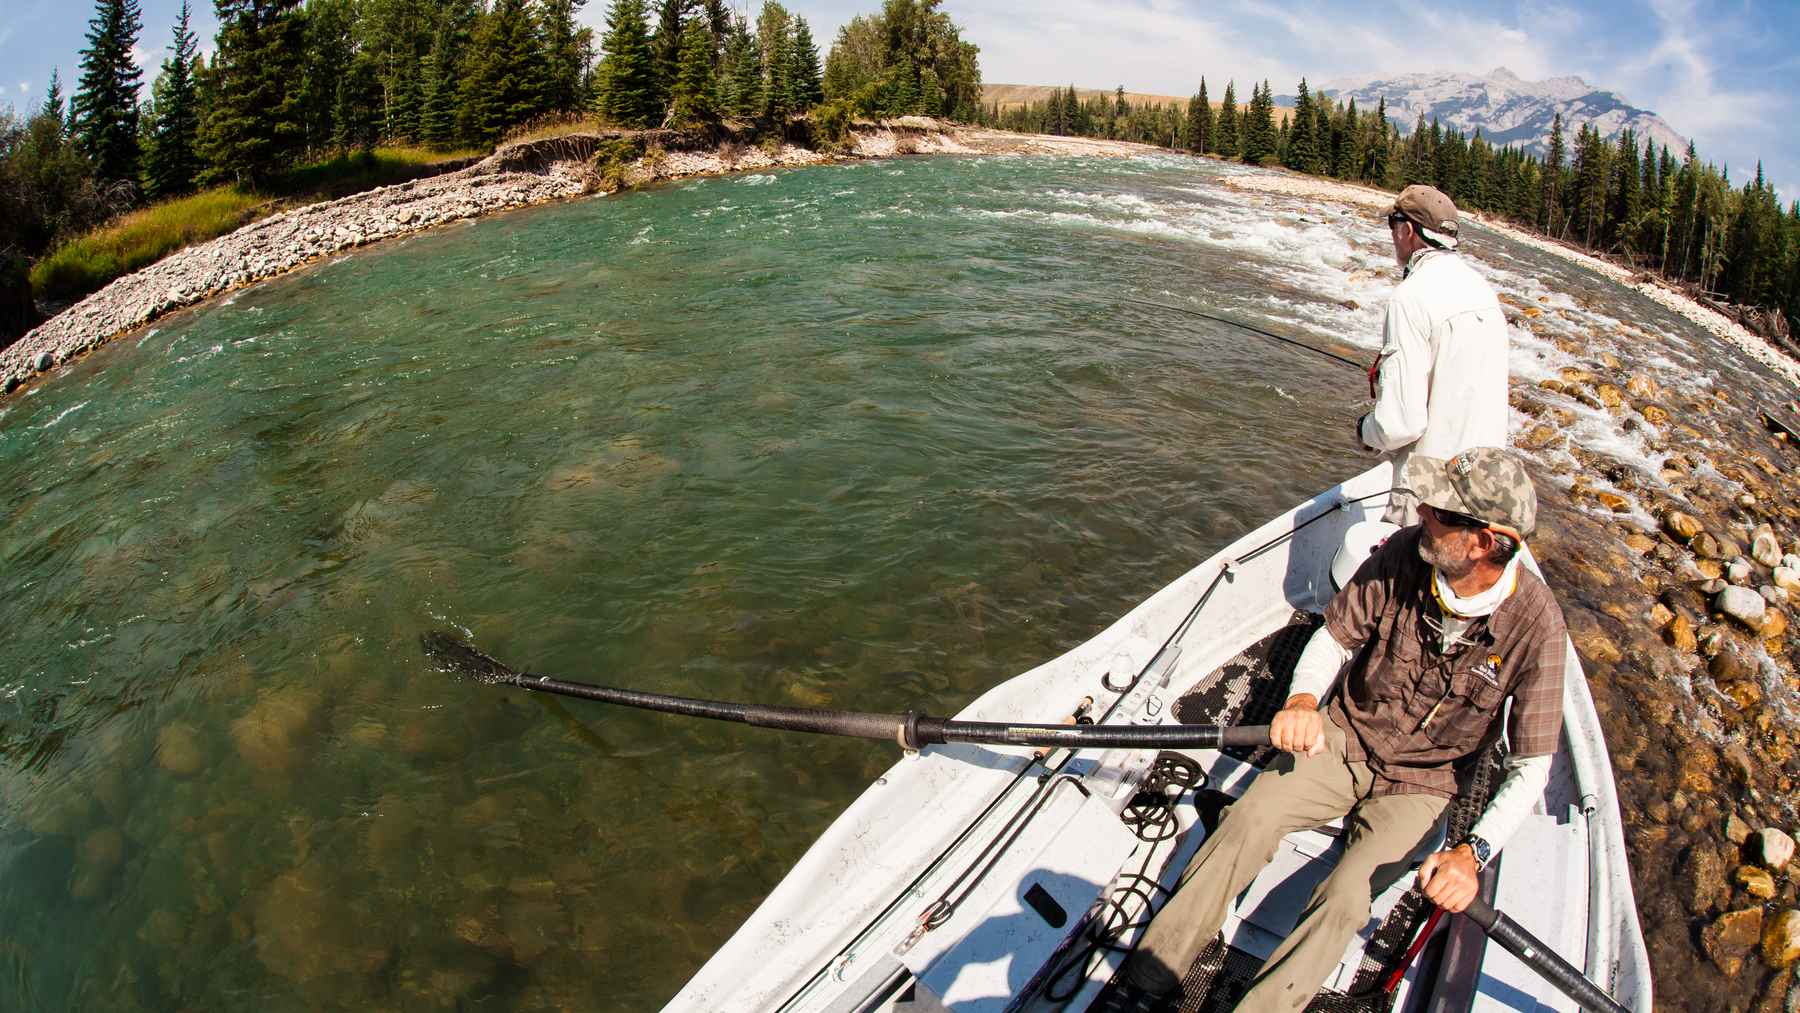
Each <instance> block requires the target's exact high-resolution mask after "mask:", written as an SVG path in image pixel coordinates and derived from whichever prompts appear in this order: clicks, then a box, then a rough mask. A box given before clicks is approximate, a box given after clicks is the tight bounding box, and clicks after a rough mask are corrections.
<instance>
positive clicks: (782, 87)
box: [756, 0, 919, 126]
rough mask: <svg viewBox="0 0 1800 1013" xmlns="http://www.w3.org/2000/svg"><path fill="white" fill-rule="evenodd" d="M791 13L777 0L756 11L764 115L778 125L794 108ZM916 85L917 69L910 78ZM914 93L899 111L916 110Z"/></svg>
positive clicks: (916, 97)
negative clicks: (760, 54)
mask: <svg viewBox="0 0 1800 1013" xmlns="http://www.w3.org/2000/svg"><path fill="white" fill-rule="evenodd" d="M792 23H793V16H792V15H790V14H789V13H788V10H787V8H786V7H783V6H782V5H781V4H779V3H777V2H776V0H763V5H762V10H761V11H760V12H758V13H757V15H756V44H757V47H758V48H759V49H760V50H761V53H762V67H763V116H764V117H765V118H767V119H768V120H769V121H770V122H772V123H774V124H776V125H777V126H780V125H781V124H784V123H786V122H787V118H788V116H789V115H790V114H792V113H793V112H794V79H793V71H794V57H793V32H792V30H791V26H792ZM913 83H914V85H915V87H916V84H917V78H916V73H915V76H914V79H913ZM918 106H919V99H918V95H917V94H916V93H915V94H914V96H913V98H912V101H910V102H909V103H907V105H906V107H905V108H904V109H903V110H901V111H902V112H909V113H912V112H918V111H919V108H918Z"/></svg>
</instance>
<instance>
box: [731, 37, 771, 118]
mask: <svg viewBox="0 0 1800 1013" xmlns="http://www.w3.org/2000/svg"><path fill="white" fill-rule="evenodd" d="M730 62H731V73H730V74H729V75H728V76H727V78H726V81H727V85H728V86H727V88H726V89H725V90H726V91H727V92H728V93H729V96H728V101H727V102H726V107H727V112H729V113H730V114H731V117H732V118H733V119H737V120H743V121H749V120H754V119H756V118H757V117H758V116H761V115H762V111H763V72H762V57H761V54H760V53H758V51H757V48H756V39H755V37H754V36H752V35H751V34H750V28H749V26H748V25H746V24H744V22H743V20H742V19H739V20H738V21H737V22H736V24H735V26H734V27H733V29H732V39H731V61H730Z"/></svg>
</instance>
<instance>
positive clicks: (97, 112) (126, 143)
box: [69, 0, 144, 181]
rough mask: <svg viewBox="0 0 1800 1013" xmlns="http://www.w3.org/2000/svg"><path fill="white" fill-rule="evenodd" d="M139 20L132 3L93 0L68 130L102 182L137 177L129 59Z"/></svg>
mask: <svg viewBox="0 0 1800 1013" xmlns="http://www.w3.org/2000/svg"><path fill="white" fill-rule="evenodd" d="M143 30H144V19H143V16H142V14H141V13H140V10H139V7H138V0H98V2H97V3H96V4H95V6H94V16H93V17H92V18H91V19H89V21H88V31H87V43H88V44H87V47H86V48H85V49H83V50H82V51H81V82H80V85H79V86H78V87H77V88H76V91H75V100H74V102H73V103H71V108H70V116H69V120H70V123H69V127H70V131H71V133H73V135H74V137H75V141H76V143H77V144H78V145H79V146H80V148H81V150H82V151H83V152H85V153H86V154H87V156H88V158H89V159H91V160H92V161H93V163H94V175H95V176H96V177H98V178H99V179H101V180H106V181H131V180H136V179H137V164H138V85H139V84H140V83H141V82H142V81H143V72H142V71H140V70H139V69H138V66H137V63H136V62H135V61H133V60H132V58H131V51H132V50H133V49H134V48H135V47H136V46H137V41H138V33H140V32H142V31H143Z"/></svg>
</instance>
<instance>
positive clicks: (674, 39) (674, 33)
mask: <svg viewBox="0 0 1800 1013" xmlns="http://www.w3.org/2000/svg"><path fill="white" fill-rule="evenodd" d="M693 9H694V0H658V2H657V5H656V33H655V34H654V35H652V36H651V37H650V51H651V52H652V53H653V54H655V57H656V83H657V90H658V91H659V92H660V93H661V94H662V95H664V96H667V95H668V94H669V93H670V92H671V91H672V90H673V88H674V86H675V77H676V75H678V74H680V73H681V49H682V46H683V45H684V39H685V35H684V32H685V29H686V26H687V22H688V15H689V13H691V12H692V11H693Z"/></svg>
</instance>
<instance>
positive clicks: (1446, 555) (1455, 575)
mask: <svg viewBox="0 0 1800 1013" xmlns="http://www.w3.org/2000/svg"><path fill="white" fill-rule="evenodd" d="M1448 540H1449V539H1446V541H1448ZM1449 549H1450V546H1448V545H1443V544H1438V543H1436V542H1434V541H1433V540H1432V538H1431V535H1430V534H1428V533H1421V534H1420V535H1419V558H1420V559H1423V560H1424V561H1425V562H1427V563H1430V564H1431V565H1432V566H1435V567H1437V568H1438V572H1439V573H1441V574H1443V575H1444V579H1445V580H1446V581H1449V582H1451V583H1454V582H1456V581H1459V580H1461V579H1463V578H1464V577H1467V576H1468V575H1469V574H1471V573H1473V572H1474V571H1475V565H1476V561H1475V560H1473V559H1470V558H1469V557H1468V556H1466V555H1464V556H1460V557H1458V556H1453V555H1452V554H1451V553H1450V552H1449V551H1448V550H1449Z"/></svg>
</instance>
